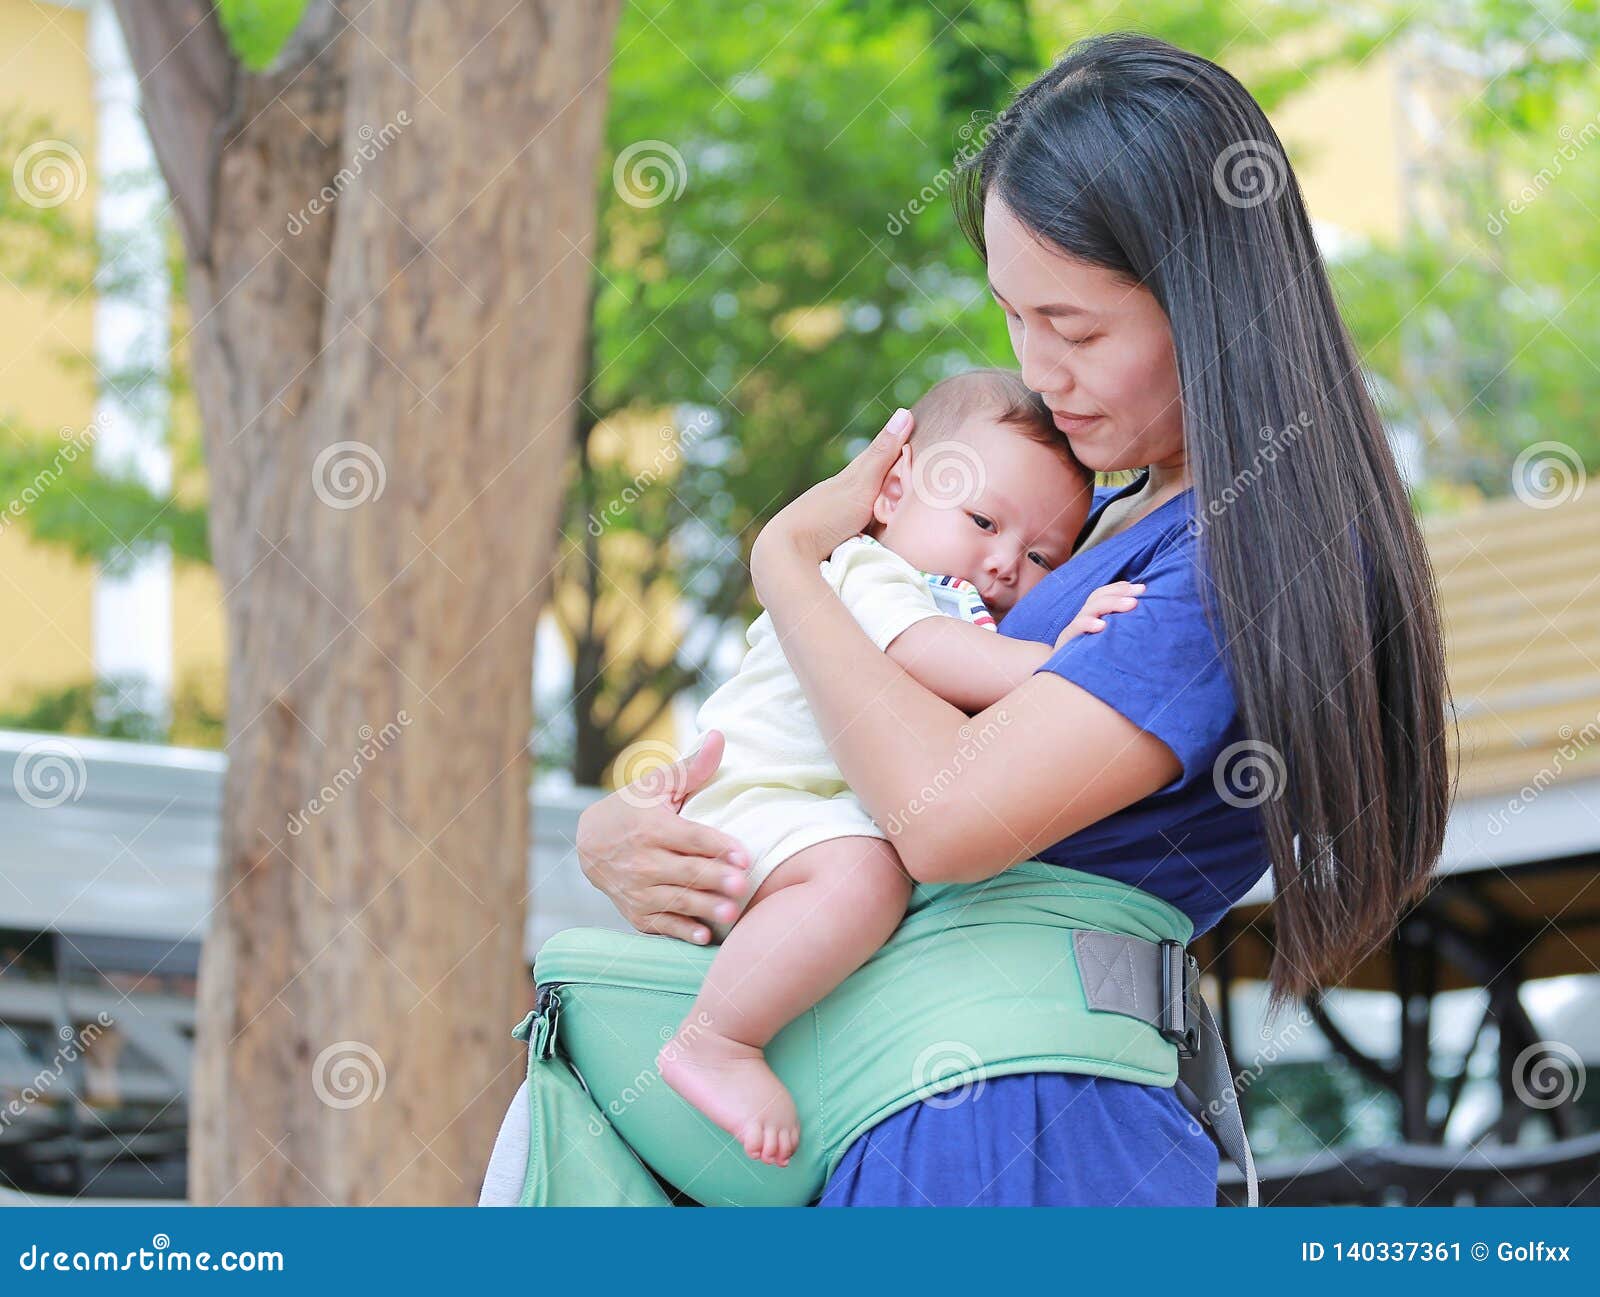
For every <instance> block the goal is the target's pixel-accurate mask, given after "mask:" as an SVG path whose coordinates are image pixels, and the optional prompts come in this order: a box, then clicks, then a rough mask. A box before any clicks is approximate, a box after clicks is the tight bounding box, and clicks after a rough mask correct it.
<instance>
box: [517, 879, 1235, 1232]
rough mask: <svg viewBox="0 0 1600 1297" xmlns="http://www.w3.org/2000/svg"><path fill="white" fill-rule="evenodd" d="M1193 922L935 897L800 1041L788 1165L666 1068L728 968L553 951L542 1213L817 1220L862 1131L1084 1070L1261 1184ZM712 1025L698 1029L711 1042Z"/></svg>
mask: <svg viewBox="0 0 1600 1297" xmlns="http://www.w3.org/2000/svg"><path fill="white" fill-rule="evenodd" d="M1192 930H1193V929H1192V924H1191V923H1190V921H1189V919H1188V917H1187V916H1186V915H1184V914H1183V913H1182V912H1181V911H1180V910H1178V909H1176V908H1175V907H1173V906H1171V905H1169V904H1167V903H1166V902H1165V901H1162V900H1160V899H1159V898H1157V897H1155V896H1152V895H1150V894H1149V893H1148V892H1143V891H1140V890H1139V889H1137V888H1134V887H1129V886H1127V885H1126V884H1123V883H1119V882H1116V881H1114V880H1112V879H1107V878H1103V877H1099V876H1097V875H1093V874H1086V873H1082V872H1080V871H1078V870H1073V869H1065V868H1062V867H1061V866H1058V865H1046V864H1043V863H1042V862H1039V861H1027V862H1024V863H1023V864H1020V865H1015V866H1013V867H1012V868H1010V869H1008V870H1006V871H1005V872H1004V873H1002V874H1000V875H998V876H996V877H994V878H991V879H987V880H985V881H983V882H981V883H975V884H959V885H956V884H951V885H940V886H924V887H918V888H917V889H916V891H915V892H914V893H913V896H912V900H911V905H910V908H909V910H908V913H907V915H906V918H905V920H904V922H902V923H901V925H900V927H899V929H898V930H897V931H896V932H895V934H894V936H893V937H892V938H890V940H889V941H888V942H887V943H886V944H885V945H884V947H883V948H882V949H881V950H879V951H878V952H877V953H876V954H875V955H874V956H873V957H872V959H871V960H870V961H868V963H867V964H866V965H864V966H863V967H862V968H861V969H859V970H858V971H857V972H856V973H855V974H853V975H852V976H851V977H849V978H848V979H846V981H845V982H844V983H843V984H842V985H841V986H839V988H838V989H837V990H835V991H834V992H833V993H832V994H831V995H829V996H828V997H827V998H826V999H825V1000H823V1001H822V1002H821V1003H819V1004H818V1005H817V1006H816V1007H815V1008H813V1009H811V1010H810V1011H809V1012H807V1013H805V1014H804V1015H802V1016H801V1017H799V1018H797V1019H796V1020H795V1021H794V1022H792V1023H790V1024H789V1025H788V1026H786V1027H785V1028H784V1029H783V1031H781V1032H780V1033H779V1034H778V1036H777V1037H776V1038H775V1039H774V1040H773V1041H772V1043H771V1044H770V1045H769V1046H768V1048H767V1060H768V1062H769V1063H770V1064H771V1065H772V1068H773V1070H774V1071H775V1072H777V1074H778V1076H779V1077H780V1078H782V1080H783V1082H784V1084H785V1085H787V1086H788V1087H789V1090H790V1092H791V1093H792V1094H793V1095H794V1099H795V1106H796V1108H797V1109H798V1110H799V1114H800V1147H799V1149H798V1150H797V1151H796V1153H795V1156H794V1157H793V1158H792V1159H791V1160H790V1163H789V1165H788V1166H787V1167H783V1168H778V1167H771V1166H766V1165H763V1164H760V1163H757V1162H753V1161H751V1160H750V1159H749V1158H748V1157H746V1156H745V1153H744V1150H743V1148H742V1147H741V1146H740V1145H739V1143H738V1142H737V1141H736V1140H734V1139H732V1138H731V1137H730V1136H728V1135H726V1134H724V1133H723V1132H722V1131H721V1130H719V1129H718V1128H717V1127H716V1126H714V1125H712V1124H711V1122H709V1121H708V1120H707V1119H706V1118H704V1117H703V1116H701V1115H700V1114H699V1113H698V1112H697V1111H695V1110H694V1109H693V1108H691V1107H690V1106H689V1105H688V1104H687V1103H685V1102H684V1100H682V1099H681V1098H680V1097H679V1096H678V1095H677V1094H676V1093H675V1092H674V1091H673V1090H671V1089H670V1088H669V1087H668V1086H667V1085H666V1083H665V1082H664V1081H662V1079H661V1077H660V1075H659V1073H658V1072H657V1071H656V1066H655V1057H656V1054H657V1052H658V1051H659V1050H660V1048H661V1046H662V1045H663V1043H665V1042H666V1041H667V1040H669V1039H670V1038H671V1037H672V1036H673V1034H674V1032H675V1031H676V1030H677V1027H678V1024H679V1023H680V1022H681V1021H682V1020H683V1019H684V1018H685V1016H686V1015H687V1014H688V1013H689V1011H690V1008H691V1006H692V1003H693V1000H694V997H695V995H696V993H697V992H698V991H699V988H700V983H701V981H702V979H703V978H704V975H705V971H706V968H707V966H708V965H709V964H710V962H711V959H712V957H713V956H714V954H715V951H713V950H707V949H704V948H702V947H697V946H692V945H688V944H686V943H684V942H680V941H674V940H671V939H669V938H665V937H650V936H643V935H639V934H634V933H619V932H612V931H607V930H602V929H593V928H578V929H573V930H571V931H568V932H562V933H558V934H557V935H556V936H554V937H552V938H551V939H550V940H549V941H548V942H546V943H545V945H544V948H543V949H542V950H541V951H540V952H539V956H538V959H537V961H536V963H535V968H534V977H535V981H536V982H537V983H538V1000H537V1006H538V1007H536V1008H535V1010H534V1011H533V1012H532V1013H530V1014H528V1016H527V1017H526V1018H525V1019H523V1021H522V1022H521V1023H520V1024H519V1025H518V1026H517V1028H516V1029H515V1030H514V1031H513V1033H512V1034H513V1035H515V1036H517V1037H518V1038H519V1039H524V1040H527V1041H528V1042H529V1045H530V1049H529V1062H528V1082H529V1084H528V1094H529V1102H530V1104H531V1106H532V1110H531V1113H530V1118H531V1140H530V1148H529V1161H528V1169H527V1177H526V1181H525V1183H524V1188H523V1195H522V1202H523V1204H524V1205H527V1206H547V1205H552V1206H553V1205H572V1206H600V1205H623V1204H633V1205H666V1204H668V1203H670V1202H671V1201H672V1200H673V1197H672V1195H671V1194H669V1193H667V1192H665V1191H664V1190H663V1187H662V1186H663V1184H664V1185H666V1186H668V1187H669V1188H670V1189H671V1190H673V1191H675V1193H676V1195H678V1196H681V1197H682V1198H687V1199H689V1200H692V1201H694V1202H699V1203H704V1204H707V1205H717V1206H740V1205H747V1206H803V1205H805V1204H807V1203H810V1202H813V1201H815V1200H816V1198H817V1197H818V1195H819V1194H820V1193H821V1190H822V1186H823V1185H824V1183H825V1182H826V1180H827V1178H828V1176H829V1175H831V1174H832V1172H833V1170H834V1168H835V1167H836V1166H837V1164H838V1162H839V1159H840V1158H841V1157H842V1156H843V1155H844V1153H845V1150H847V1149H848V1148H849V1147H850V1145H851V1143H852V1142H853V1141H854V1140H855V1139H856V1138H857V1137H858V1136H859V1135H861V1134H862V1133H863V1132H864V1131H866V1130H868V1129H870V1128H871V1127H872V1126H874V1125H876V1124H877V1123H878V1122H880V1121H882V1120H884V1119H885V1118H886V1117H889V1116H890V1115H892V1114H893V1113H895V1112H898V1111H899V1110H900V1109H902V1108H905V1107H908V1106H910V1105H911V1104H913V1103H916V1102H918V1101H920V1100H925V1099H926V1100H930V1101H932V1102H937V1103H942V1104H955V1103H960V1102H963V1101H965V1100H967V1099H970V1098H976V1097H977V1096H978V1094H979V1093H980V1092H981V1088H982V1086H983V1084H984V1082H985V1080H986V1079H987V1078H990V1077H996V1076H1005V1075H1009V1074H1013V1073H1021V1072H1076V1073H1084V1074H1088V1075H1093V1076H1105V1077H1112V1078H1115V1079H1118V1080H1123V1081H1134V1082H1138V1083H1140V1084H1143V1085H1156V1086H1165V1087H1171V1086H1174V1085H1178V1091H1179V1094H1180V1096H1181V1097H1182V1099H1183V1101H1184V1103H1185V1104H1186V1106H1188V1107H1189V1109H1190V1111H1191V1112H1192V1113H1194V1114H1195V1115H1196V1116H1197V1118H1199V1119H1200V1120H1201V1121H1202V1124H1203V1125H1204V1126H1205V1127H1206V1128H1207V1129H1208V1130H1209V1132H1210V1133H1211V1136H1212V1138H1213V1139H1214V1140H1216V1142H1217V1143H1218V1145H1219V1146H1220V1147H1221V1149H1222V1150H1223V1152H1225V1153H1226V1154H1228V1156H1230V1157H1231V1158H1232V1159H1233V1161H1234V1162H1235V1163H1236V1164H1237V1165H1238V1167H1239V1168H1240V1170H1241V1171H1242V1172H1243V1174H1244V1176H1245V1180H1246V1186H1247V1192H1248V1197H1249V1202H1250V1205H1251V1206H1254V1205H1256V1202H1257V1189H1256V1177H1255V1167H1254V1165H1253V1163H1252V1161H1251V1157H1250V1149H1249V1145H1248V1143H1247V1141H1246V1139H1245V1135H1244V1127H1243V1123H1242V1122H1241V1120H1240V1117H1239V1108H1238V1103H1237V1100H1236V1097H1235V1094H1234V1088H1233V1077H1232V1075H1231V1073H1230V1069H1229V1067H1228V1062H1227V1059H1226V1057H1225V1055H1224V1053H1223V1047H1222V1041H1221V1039H1220V1037H1219V1035H1218V1033H1217V1030H1216V1026H1215V1023H1214V1022H1213V1020H1212V1017H1211V1013H1210V1011H1209V1009H1208V1008H1207V1007H1206V1004H1205V1001H1204V999H1203V998H1202V997H1201V995H1200V993H1199V990H1198V988H1197V987H1196V984H1195V982H1196V966H1195V961H1194V959H1193V958H1192V957H1191V956H1189V955H1188V954H1187V953H1186V951H1185V949H1184V946H1185V944H1186V943H1187V942H1188V940H1189V937H1190V935H1191V933H1192ZM692 1026H693V1024H690V1029H691V1030H692Z"/></svg>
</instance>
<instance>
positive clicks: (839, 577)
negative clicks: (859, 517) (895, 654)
mask: <svg viewBox="0 0 1600 1297" xmlns="http://www.w3.org/2000/svg"><path fill="white" fill-rule="evenodd" d="M822 574H823V576H824V578H826V580H827V582H828V584H829V585H830V586H832V587H833V588H834V590H835V591H837V592H838V595H839V598H840V599H842V600H843V601H844V606H845V607H846V608H848V609H849V610H850V613H851V615H852V616H853V617H854V618H855V619H856V621H857V622H859V623H860V625H861V629H862V630H864V631H866V632H867V637H868V638H869V639H871V640H872V642H873V644H874V645H876V646H877V647H878V649H879V650H886V649H887V648H888V647H889V645H890V644H892V643H893V642H894V641H895V639H896V638H898V636H899V635H900V633H901V632H902V631H904V630H905V629H906V628H907V627H909V626H913V625H915V624H916V623H917V622H919V621H922V620H923V619H924V618H926V617H938V616H940V612H939V608H938V605H937V604H935V603H934V600H933V592H932V591H930V590H929V589H928V582H927V579H926V578H925V577H924V576H923V575H922V573H921V572H919V571H917V569H916V568H914V567H912V566H911V564H910V563H907V562H906V561H905V559H903V558H901V557H900V556H899V555H898V554H896V553H895V552H894V551H893V550H891V549H887V548H885V547H884V546H882V545H880V544H878V542H877V541H875V540H872V539H871V538H870V537H865V536H854V537H851V539H849V540H847V541H845V543H844V544H842V545H840V546H839V548H838V549H836V550H834V551H833V553H832V555H831V556H830V557H829V558H828V560H827V562H825V563H824V564H823V565H822Z"/></svg>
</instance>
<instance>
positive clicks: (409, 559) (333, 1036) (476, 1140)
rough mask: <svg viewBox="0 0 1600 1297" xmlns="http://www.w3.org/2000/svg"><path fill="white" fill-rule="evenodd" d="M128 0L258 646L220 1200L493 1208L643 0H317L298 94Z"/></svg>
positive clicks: (218, 492) (244, 641) (216, 527)
mask: <svg viewBox="0 0 1600 1297" xmlns="http://www.w3.org/2000/svg"><path fill="white" fill-rule="evenodd" d="M117 2H118V9H119V11H120V14H121V17H122V21H123V25H124V28H125V30H127V31H128V32H129V35H130V42H129V43H130V48H131V49H132V52H133V55H134V59H135V64H136V67H137V69H138V71H139V73H140V76H141V78H142V80H143V93H144V95H145V98H146V103H145V115H146V118H147V120H148V122H149V124H150V127H151V130H152V133H153V134H154V135H155V144H156V151H157V156H158V158H159V159H160V160H161V164H162V167H163V170H164V172H165V173H166V175H167V179H168V183H169V185H170V186H171V187H172V189H173V192H174V199H175V203H176V205H177V207H178V210H179V211H180V213H181V214H182V218H181V225H182V228H183V234H184V240H185V247H186V251H187V254H188V285H189V294H190V301H191V307H192V311H193V319H194V327H193V332H192V334H191V336H190V339H189V341H190V345H191V346H192V348H193V369H194V374H195V385H196V390H197V395H198V399H199V403H200V409H201V414H202V418H203V421H204V425H205V440H206V452H207V463H208V467H209V473H210V481H211V542H212V550H213V555H214V559H215V562H216V566H217V569H218V573H219V576H220V579H221V583H222V586H223V588H224V590H225V592H226V595H225V598H226V605H227V628H228V636H229V680H228V721H229V735H230V737H229V741H228V757H229V765H228V773H227V778H226V783H225V788H224V811H223V840H222V843H221V859H222V870H221V875H220V878H219V880H218V891H217V897H216V907H215V909H214V911H213V913H212V916H211V926H210V931H209V933H208V935H207V938H206V944H205V952H204V956H203V960H202V967H201V979H200V981H201V986H200V1008H199V1036H198V1041H197V1049H196V1074H195V1085H194V1093H193V1109H192V1139H191V1153H190V1193H191V1197H192V1199H193V1200H194V1201H196V1202H202V1203H242V1204H303V1203H314V1204H321V1203H337V1204H357V1203H359V1204H366V1203H384V1204H400V1203H470V1202H472V1201H474V1200H475V1198H476V1193H477V1189H478V1181H479V1176H480V1174H481V1172H482V1169H483V1166H484V1163H485V1162H486V1160H487V1156H488V1152H489V1148H490V1146H491V1144H492V1142H493V1138H494V1131H495V1125H496V1122H497V1120H498V1118H499V1115H500V1114H501V1113H502V1112H503V1111H504V1107H505V1104H506V1102H507V1101H508V1099H509V1097H510V1095H511V1093H512V1091H513V1090H514V1089H515V1087H516V1084H517V1082H518V1080H519V1075H518V1066H519V1064H518V1059H517V1054H516V1051H515V1050H513V1049H512V1048H510V1047H509V1046H510V1042H509V1039H508V1032H509V1028H510V1026H511V1025H512V1023H514V1022H515V1021H516V1018H517V1017H518V1015H519V1014H520V1013H521V1012H522V1011H523V1007H524V1005H525V1004H526V1002H527V1001H528V999H529V988H528V986H527V976H526V970H525V967H524V963H523V954H522V933H523V927H522V923H523V914H524V909H525V903H526V897H527V881H526V878H527V851H528V844H529V807H528V787H529V760H528V754H527V739H528V732H529V723H530V716H531V698H530V692H531V676H532V673H531V662H532V654H533V643H534V624H535V617H536V614H537V612H538V609H539V606H540V604H541V602H542V600H543V598H544V596H545V594H546V591H547V588H548V579H549V573H550V569H551V567H552V564H553V551H554V544H555V534H556V522H557V513H558V505H559V499H558V495H559V490H560V484H561V480H562V471H561V470H562V466H563V463H564V460H565V458H566V454H567V450H568V447H569V443H570V439H571V429H572V412H573V411H572V398H573V394H574V392H575V387H576V383H577V380H578V377H579V373H578V362H579V348H580V345H581V342H582V338H583V329H584V322H585V319H586V316H587V310H588V303H587V293H588V285H589V265H588V262H587V257H588V252H589V248H590V245H591V240H592V235H593V229H592V227H593V220H594V198H595V185H594V174H595V161H596V158H597V155H598V151H599V148H600V143H601V137H602V126H603V113H604V101H605V90H606V73H607V70H608V62H609V58H610V53H611V42H612V34H613V31H614V28H615V22H616V17H617V7H618V0H583V2H582V3H578V2H576V0H573V2H569V3H560V2H559V0H542V2H541V0H457V2H455V3H452V4H449V5H422V4H415V3H398V2H391V0H385V3H381V4H370V5H368V4H349V5H348V6H346V5H343V4H339V3H332V2H330V0H314V2H313V4H312V6H311V8H310V10H309V11H308V13H307V15H306V17H305V19H304V20H303V21H302V23H301V26H300V28H299V30H298V31H297V32H296V35H295V37H294V38H293V40H292V41H291V44H290V46H289V48H288V49H287V50H286V51H285V54H284V55H283V56H282V58H280V60H279V64H278V65H277V66H275V67H274V68H271V69H269V70H268V71H267V72H265V73H261V74H249V73H245V72H243V71H242V70H239V69H238V68H237V67H235V66H233V65H232V63H231V58H232V56H231V54H229V53H228V52H227V48H226V44H225V41H224V40H223V39H222V37H221V33H220V32H219V31H217V28H216V20H215V17H214V15H212V14H211V13H210V12H209V7H208V6H205V5H201V4H197V3H193V2H192V0H178V2H176V3H175V2H173V0H117ZM186 37H192V40H191V39H186ZM174 51H177V53H174ZM168 55H171V57H167V56H168ZM219 60H228V62H227V63H223V62H219ZM196 87H201V88H203V92H202V91H198V90H197V89H196ZM222 91H226V94H225V95H224V94H223V93H222ZM208 112H209V113H210V114H211V119H210V120H207V119H206V114H207V113H208ZM319 194H321V195H322V197H321V198H320V199H318V201H317V203H316V204H313V201H312V200H313V199H314V198H317V196H318V195H319ZM330 194H331V196H330Z"/></svg>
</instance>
